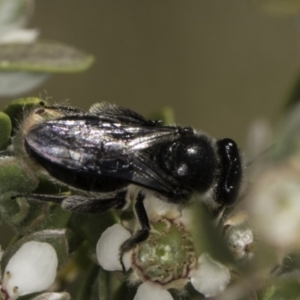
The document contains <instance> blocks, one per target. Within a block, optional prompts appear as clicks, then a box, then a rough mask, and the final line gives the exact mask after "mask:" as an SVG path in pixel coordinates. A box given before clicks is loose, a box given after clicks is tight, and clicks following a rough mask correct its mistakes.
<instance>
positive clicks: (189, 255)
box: [96, 220, 230, 300]
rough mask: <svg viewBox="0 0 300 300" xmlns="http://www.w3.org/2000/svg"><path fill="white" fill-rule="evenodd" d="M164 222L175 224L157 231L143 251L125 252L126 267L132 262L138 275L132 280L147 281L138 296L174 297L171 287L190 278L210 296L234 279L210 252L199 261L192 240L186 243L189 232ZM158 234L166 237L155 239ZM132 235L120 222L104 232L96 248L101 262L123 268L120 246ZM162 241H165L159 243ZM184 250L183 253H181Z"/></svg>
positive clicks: (137, 299)
mask: <svg viewBox="0 0 300 300" xmlns="http://www.w3.org/2000/svg"><path fill="white" fill-rule="evenodd" d="M162 223H167V224H166V228H168V229H169V228H170V227H171V228H172V230H171V231H169V232H168V233H169V234H168V233H167V234H165V233H166V231H164V230H162V231H160V232H158V233H155V232H154V233H153V236H152V241H151V242H149V244H147V242H145V243H144V244H143V245H144V247H142V249H141V248H140V250H139V252H136V251H135V250H133V251H132V252H130V253H126V254H125V255H124V257H125V259H124V260H123V263H124V264H125V266H126V270H128V269H129V268H130V266H131V267H132V268H133V269H134V275H132V276H131V279H132V281H133V282H135V281H136V282H140V281H144V282H143V283H142V284H141V285H140V286H139V288H138V290H137V294H136V295H135V298H134V300H142V299H143V300H148V299H149V300H150V299H160V300H172V299H173V297H172V296H171V294H170V293H169V292H168V291H167V289H168V288H178V289H181V288H183V287H184V285H185V284H186V283H187V282H189V281H190V282H191V283H192V285H193V286H194V288H195V289H196V290H197V291H198V292H200V293H202V294H204V295H205V296H206V297H211V296H215V295H217V294H219V293H221V292H222V291H223V290H224V289H225V288H226V286H227V284H228V283H229V281H230V272H229V270H228V268H227V267H226V266H224V265H222V264H221V263H219V262H217V261H215V260H213V259H212V258H211V257H210V256H209V255H208V254H207V253H203V254H202V255H201V256H200V257H199V259H198V263H197V264H196V263H195V259H194V252H193V249H192V248H190V247H189V244H188V243H187V244H185V243H186V242H187V241H186V239H188V238H187V237H186V236H184V235H187V233H186V232H185V233H184V234H182V233H181V232H180V231H179V229H178V227H177V226H178V225H175V224H172V223H168V221H166V220H164V221H163V222H160V223H158V226H160V227H161V226H162ZM176 230H178V233H176ZM177 234H178V235H180V234H181V235H182V237H181V238H179V237H178V236H176V235H177ZM156 235H157V236H158V238H159V239H160V238H162V239H163V240H155V236H156ZM129 237H130V233H129V232H128V231H127V230H126V229H124V228H123V227H122V226H121V225H120V224H116V225H113V226H112V227H109V228H108V229H107V230H106V231H104V233H103V234H102V235H101V238H100V240H99V242H98V244H97V250H96V252H97V258H98V262H99V264H100V265H101V266H102V267H103V268H104V269H105V270H110V271H113V270H121V269H122V268H121V264H120V262H119V248H120V246H121V244H122V243H123V242H124V241H125V240H127V239H128V238H129ZM181 239H182V240H181ZM159 241H161V244H160V245H157V244H158V243H159ZM153 243H154V246H153V247H151V245H152V244H153ZM168 243H171V244H175V245H171V244H169V246H168V247H167V244H168ZM155 245H156V246H155ZM183 248H185V249H183ZM181 250H182V253H179V252H181ZM184 251H187V252H184ZM156 255H157V256H159V257H158V258H157V260H155V256H156ZM165 268H166V269H167V274H169V275H168V276H167V277H166V274H164V269H165ZM151 279H152V281H151Z"/></svg>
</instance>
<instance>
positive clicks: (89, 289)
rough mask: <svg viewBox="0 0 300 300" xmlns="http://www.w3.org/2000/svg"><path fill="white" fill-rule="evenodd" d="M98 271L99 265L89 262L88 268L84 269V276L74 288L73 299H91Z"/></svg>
mask: <svg viewBox="0 0 300 300" xmlns="http://www.w3.org/2000/svg"><path fill="white" fill-rule="evenodd" d="M98 272H99V266H97V265H95V264H91V265H90V266H89V268H88V270H85V271H84V272H83V273H84V276H83V277H82V280H81V281H80V284H79V286H78V288H77V290H76V296H75V298H74V300H88V299H91V295H92V294H93V289H94V288H93V286H94V285H95V283H96V282H97V281H96V279H97V276H98ZM101 300H103V299H102V298H101Z"/></svg>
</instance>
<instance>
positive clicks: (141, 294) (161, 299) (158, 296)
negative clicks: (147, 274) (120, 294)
mask: <svg viewBox="0 0 300 300" xmlns="http://www.w3.org/2000/svg"><path fill="white" fill-rule="evenodd" d="M153 299H155V300H174V299H173V297H172V296H171V294H170V293H169V292H168V291H167V290H165V289H164V288H163V287H162V286H160V285H158V284H154V283H152V282H149V281H146V282H144V283H142V284H141V285H140V286H139V288H138V289H137V292H136V295H135V297H134V298H133V300H153Z"/></svg>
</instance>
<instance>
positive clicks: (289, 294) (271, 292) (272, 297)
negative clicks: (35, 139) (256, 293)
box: [260, 279, 300, 300]
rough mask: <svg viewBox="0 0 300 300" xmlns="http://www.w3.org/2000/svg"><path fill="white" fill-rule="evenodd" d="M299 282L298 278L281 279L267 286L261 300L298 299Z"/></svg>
mask: <svg viewBox="0 0 300 300" xmlns="http://www.w3.org/2000/svg"><path fill="white" fill-rule="evenodd" d="M299 295H300V284H299V281H298V279H285V280H281V281H279V282H278V283H276V284H275V285H272V286H271V287H269V288H268V289H267V290H266V291H265V293H264V295H262V296H261V297H260V299H261V300H281V299H284V300H299V299H300V296H299Z"/></svg>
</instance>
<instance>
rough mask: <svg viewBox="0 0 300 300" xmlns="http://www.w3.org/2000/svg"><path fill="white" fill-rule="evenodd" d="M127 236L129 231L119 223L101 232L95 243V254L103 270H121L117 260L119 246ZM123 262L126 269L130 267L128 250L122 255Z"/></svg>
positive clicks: (128, 236)
mask: <svg viewBox="0 0 300 300" xmlns="http://www.w3.org/2000/svg"><path fill="white" fill-rule="evenodd" d="M128 238H130V232H129V231H128V230H126V229H125V228H124V227H123V226H121V225H120V224H115V225H113V226H111V227H109V228H108V229H106V230H105V231H104V232H103V234H102V235H101V237H100V239H99V241H98V243H97V247H96V254H97V259H98V262H99V264H100V266H101V267H102V268H103V269H104V270H106V271H121V270H122V266H121V264H120V261H119V257H120V256H119V248H120V246H121V245H122V243H123V242H125V241H126V240H127V239H128ZM123 264H124V266H125V269H126V270H128V269H129V268H130V264H131V261H130V253H129V252H128V253H125V255H124V256H123Z"/></svg>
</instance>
